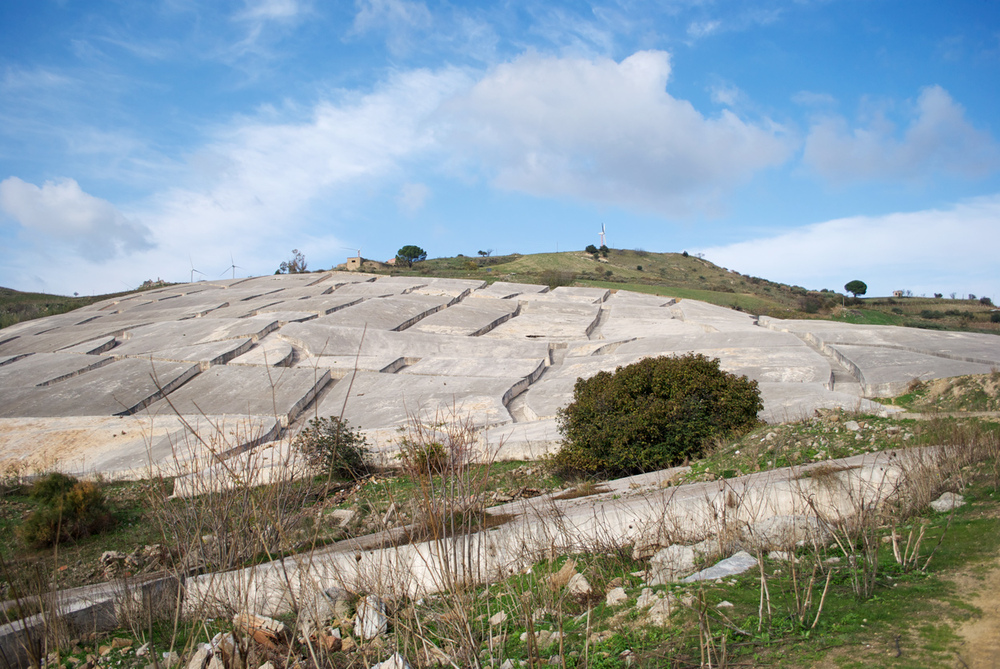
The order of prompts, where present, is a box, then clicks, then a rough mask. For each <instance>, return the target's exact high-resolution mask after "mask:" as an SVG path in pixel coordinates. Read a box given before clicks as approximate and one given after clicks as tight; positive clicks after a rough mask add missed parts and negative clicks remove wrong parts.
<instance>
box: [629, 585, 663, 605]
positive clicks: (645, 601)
mask: <svg viewBox="0 0 1000 669" xmlns="http://www.w3.org/2000/svg"><path fill="white" fill-rule="evenodd" d="M659 598H660V593H658V592H653V591H652V590H651V589H650V588H643V589H642V592H640V593H639V596H638V597H637V598H636V600H635V608H637V609H643V608H646V607H647V606H649V605H650V604H652V603H654V602H655V601H657V600H658V599H659Z"/></svg>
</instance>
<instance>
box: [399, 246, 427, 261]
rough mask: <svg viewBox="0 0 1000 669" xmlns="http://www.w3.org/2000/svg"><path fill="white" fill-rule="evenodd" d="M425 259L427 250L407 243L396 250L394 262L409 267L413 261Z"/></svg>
mask: <svg viewBox="0 0 1000 669" xmlns="http://www.w3.org/2000/svg"><path fill="white" fill-rule="evenodd" d="M421 260H427V251H424V250H423V249H422V248H420V247H419V246H413V245H412V244H411V245H407V246H404V247H403V248H401V249H399V250H398V251H396V264H397V265H403V266H405V267H410V266H412V265H413V263H415V262H420V261H421Z"/></svg>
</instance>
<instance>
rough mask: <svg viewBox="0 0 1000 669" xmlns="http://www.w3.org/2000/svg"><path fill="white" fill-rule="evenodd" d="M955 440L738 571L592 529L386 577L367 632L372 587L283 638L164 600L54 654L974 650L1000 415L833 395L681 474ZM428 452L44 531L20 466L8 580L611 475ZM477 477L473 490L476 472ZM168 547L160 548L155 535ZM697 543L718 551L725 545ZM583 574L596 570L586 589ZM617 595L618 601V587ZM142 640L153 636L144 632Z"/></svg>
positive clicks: (440, 657)
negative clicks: (663, 578) (410, 585)
mask: <svg viewBox="0 0 1000 669" xmlns="http://www.w3.org/2000/svg"><path fill="white" fill-rule="evenodd" d="M992 376H993V375H985V376H983V377H970V378H960V379H956V380H953V381H951V382H949V388H950V390H947V391H942V392H940V393H938V395H937V396H947V397H949V398H951V399H950V400H949V401H950V402H952V405H949V406H947V407H945V408H949V409H950V408H952V406H961V405H962V404H963V401H964V400H963V399H962V398H974V397H976V396H977V394H978V391H979V390H981V389H982V388H992V386H991V385H990V384H991V382H992V381H993V380H994V379H992ZM920 390H921V389H915V390H914V392H913V393H909V394H908V395H912V396H917V399H914V398H912V397H911V398H908V397H907V396H903V397H901V398H896V399H895V400H894V401H895V402H896V403H898V404H904V405H905V404H907V403H909V404H910V405H911V406H920V405H919V401H927V402H932V403H933V402H935V401H937V400H934V399H927V396H926V395H923V396H920V395H919V392H920ZM937 396H936V397H937ZM920 397H922V398H923V399H922V400H921V399H920ZM977 406H978V405H977ZM924 413H928V411H927V410H926V409H925V410H924ZM940 444H949V445H951V446H953V447H956V448H957V449H958V450H957V451H955V452H956V453H958V454H959V456H957V457H952V458H950V459H948V460H946V461H940V462H937V463H935V466H934V467H933V468H931V469H928V470H927V471H926V472H923V473H922V475H921V478H920V481H919V486H917V487H916V488H914V489H912V490H910V491H909V493H908V494H907V495H905V496H903V495H901V496H900V497H899V498H898V499H896V500H887V503H886V506H885V513H878V514H874V515H868V516H865V517H864V518H863V519H862V522H859V523H858V524H857V525H850V526H848V525H844V526H831V527H830V528H828V529H829V530H830V535H828V538H827V539H826V540H825V541H823V542H820V543H812V544H809V543H807V544H805V545H798V546H788V547H786V550H785V551H784V552H783V553H769V552H762V553H760V554H758V555H757V556H755V557H757V558H758V559H759V562H758V565H757V566H756V567H754V568H752V569H750V570H749V571H748V572H746V573H744V574H742V575H740V576H736V577H730V578H726V579H723V580H721V581H706V582H701V583H696V584H680V583H669V584H665V585H648V584H647V580H648V578H649V576H650V574H651V570H652V569H653V568H654V567H653V563H652V562H651V560H650V553H649V552H646V551H644V550H638V549H639V547H635V546H630V545H614V544H595V545H592V546H581V547H580V548H579V550H578V551H576V552H574V553H573V554H570V555H565V554H561V555H553V556H549V557H548V558H545V559H541V560H538V561H535V562H534V563H533V564H531V565H530V566H528V567H527V568H525V569H523V570H521V571H519V572H518V573H515V574H512V575H509V576H508V577H506V578H504V579H502V580H499V581H497V582H495V583H493V584H491V585H488V586H477V585H473V584H468V583H463V582H461V581H456V582H454V583H452V584H450V586H449V588H448V589H447V590H446V592H445V593H442V594H437V595H431V596H425V597H407V596H405V595H402V594H400V593H390V592H385V591H379V590H378V589H373V591H374V592H380V594H381V597H382V599H383V601H384V603H385V604H386V607H387V611H386V613H387V616H388V628H387V631H386V633H385V634H382V635H380V636H378V637H376V638H374V639H370V640H365V639H362V638H361V637H360V635H359V630H358V629H357V628H356V623H355V618H354V609H355V607H357V606H359V604H360V601H361V599H359V597H360V596H363V595H364V594H367V593H354V594H353V595H352V596H351V597H350V598H349V602H348V607H347V608H346V609H345V610H343V611H342V612H341V613H339V614H337V615H336V616H335V617H334V619H333V620H331V621H330V622H329V626H328V627H327V628H325V630H326V631H325V632H322V633H319V634H318V635H316V634H314V635H313V636H312V637H308V636H306V635H303V629H302V627H301V624H302V623H301V620H300V619H299V618H298V617H297V616H296V615H294V614H291V615H289V616H286V617H284V618H283V619H282V621H281V622H283V623H284V624H285V625H286V626H287V627H288V629H289V632H288V633H287V634H286V635H283V636H280V638H277V639H275V640H272V641H270V642H268V643H264V642H262V641H261V640H260V639H257V640H255V637H253V635H252V634H249V633H247V632H246V630H244V633H243V634H241V633H240V628H239V627H238V626H234V624H233V622H232V620H231V619H230V616H229V615H223V616H218V615H213V616H210V617H197V618H194V619H175V618H174V616H173V615H172V613H169V612H168V613H167V614H166V615H162V616H161V617H158V618H157V617H154V616H152V615H151V616H150V617H149V618H148V619H142V620H135V619H132V620H131V621H130V623H129V624H126V625H125V626H124V627H122V628H121V629H120V630H118V631H116V632H114V633H111V634H106V635H87V634H78V635H76V636H72V637H66V638H63V639H62V640H61V643H60V644H59V646H58V650H57V649H56V646H55V645H53V646H51V647H50V652H51V653H52V655H50V666H51V665H54V664H59V665H60V666H64V667H67V669H69V668H71V667H75V666H77V665H81V666H82V664H83V663H88V662H89V664H90V666H91V667H98V666H100V667H112V666H114V667H118V666H121V667H144V668H145V667H147V666H149V665H151V663H152V660H151V653H156V654H157V658H158V662H161V663H165V664H169V663H170V662H171V660H172V658H173V656H171V655H169V653H176V656H177V658H178V659H177V661H178V662H184V663H186V662H187V661H188V658H189V657H190V656H191V655H192V653H193V652H194V651H195V650H196V648H197V647H196V645H195V644H198V643H208V642H210V641H211V640H212V639H213V638H216V637H217V635H227V634H230V633H233V632H235V633H236V636H235V637H234V639H235V642H236V643H237V644H238V645H239V647H240V649H241V650H240V652H241V655H240V657H241V660H240V662H241V663H242V664H236V665H233V666H236V667H238V666H248V667H252V668H254V669H255V668H256V667H259V666H260V665H262V664H263V663H264V662H265V661H270V662H271V663H272V664H273V665H274V666H275V668H276V669H286V668H289V667H296V666H297V667H302V668H305V667H312V666H316V667H320V666H322V667H351V666H358V667H370V666H373V665H374V664H375V663H377V662H381V661H383V660H385V659H386V658H387V657H389V656H390V655H392V654H393V653H394V652H398V653H400V654H402V655H403V656H405V657H406V658H407V659H408V661H409V662H410V663H411V665H412V666H414V667H416V666H438V665H439V663H440V664H443V665H445V666H458V667H467V666H490V665H492V666H501V665H503V663H504V662H507V661H510V663H511V664H509V665H507V666H510V667H520V666H532V667H541V666H565V667H598V668H602V669H603V668H624V667H664V666H675V667H688V666H708V665H709V664H710V665H711V666H719V667H724V666H762V665H774V666H791V667H804V666H845V667H862V666H865V667H868V666H874V667H933V666H942V667H946V666H955V665H959V666H961V664H963V663H966V664H968V666H976V661H977V656H976V652H978V651H977V649H979V650H982V649H983V648H988V644H987V645H983V644H984V642H983V640H982V639H981V638H978V637H976V634H977V630H980V629H995V628H996V627H995V626H996V625H1000V620H996V619H994V618H993V617H991V616H994V615H995V612H993V608H991V607H989V606H988V602H989V601H990V598H991V597H995V595H996V592H997V588H1000V564H998V562H997V557H998V555H1000V424H998V423H997V422H996V421H995V419H989V418H961V417H959V418H956V417H952V416H949V415H945V414H942V415H940V416H939V417H937V418H933V419H931V420H919V421H917V420H912V419H905V418H904V419H902V420H893V419H889V418H880V417H876V416H866V415H857V414H851V413H844V412H840V411H831V412H827V413H825V414H824V415H820V416H817V417H815V418H813V419H810V420H806V421H801V422H797V423H790V424H786V425H779V426H767V427H762V428H760V429H758V430H755V431H753V432H751V433H750V434H747V435H745V436H743V437H742V438H741V439H739V440H737V441H732V442H719V443H717V444H715V445H714V446H713V448H711V449H710V450H709V452H708V453H707V454H706V455H705V456H704V457H703V458H701V459H698V460H696V461H693V462H692V463H690V464H691V468H690V470H688V471H687V472H685V473H682V474H679V475H678V476H677V478H676V479H675V480H674V481H672V482H671V483H674V484H681V483H685V482H694V481H712V480H718V479H727V478H731V477H734V476H738V475H740V474H747V473H752V472H756V471H762V470H767V469H772V468H775V467H780V466H785V465H797V464H805V463H815V462H822V461H826V460H829V459H832V458H839V457H847V456H851V455H857V454H861V453H868V452H873V451H884V450H890V449H904V448H911V447H919V446H932V445H940ZM414 462H415V460H413V459H412V458H411V459H409V460H406V459H404V461H403V462H402V463H401V464H402V465H403V466H402V467H401V468H400V469H398V470H385V471H381V472H377V473H375V474H374V475H372V476H369V477H367V478H365V479H363V480H360V481H357V482H349V481H345V482H327V481H322V480H315V481H300V482H297V483H295V484H293V485H285V486H282V485H281V484H275V485H273V486H264V487H260V488H254V489H253V490H234V491H231V492H229V493H222V494H218V493H216V494H209V495H201V496H198V497H196V498H193V499H187V500H185V499H169V498H168V495H169V493H170V492H171V481H169V480H158V481H145V482H136V483H107V484H104V486H103V487H104V490H105V493H106V496H107V498H108V500H109V506H110V508H111V510H112V512H113V514H114V515H115V518H116V525H115V527H114V528H113V529H112V530H111V531H110V532H108V533H104V534H100V535H97V536H91V537H87V538H85V539H82V540H80V541H78V542H76V543H72V544H64V545H60V546H57V547H50V548H44V549H43V548H35V547H32V546H28V545H25V544H24V543H23V542H22V541H21V540H20V539H19V538H18V535H17V528H18V526H19V525H20V524H21V523H23V521H24V519H25V518H26V517H27V515H28V514H30V512H31V511H32V509H33V506H34V505H36V504H37V501H36V500H34V499H33V498H32V497H30V496H29V495H28V494H27V493H28V488H27V487H26V485H25V483H24V482H23V481H17V480H12V479H8V480H7V481H6V484H5V487H4V488H3V493H4V494H3V496H2V497H0V556H2V558H3V574H2V575H0V580H3V582H4V588H5V591H6V594H7V597H6V598H8V599H9V598H10V597H11V596H13V595H17V594H24V593H25V587H26V584H33V586H34V587H36V588H37V589H38V590H37V591H42V592H44V591H45V590H46V589H47V588H49V587H67V586H71V585H79V584H83V583H88V582H99V581H102V580H105V579H106V578H108V577H109V576H113V575H114V576H118V577H121V576H123V575H127V574H138V573H142V572H146V573H151V572H157V571H160V572H165V573H179V574H182V573H197V572H199V571H204V570H206V569H218V568H223V567H235V566H242V565H244V564H252V563H255V562H261V561H263V560H268V559H274V558H276V557H280V556H281V555H286V554H289V553H295V552H300V551H304V550H307V549H309V548H311V547H314V546H318V545H323V544H328V543H331V542H334V541H336V540H338V539H342V538H344V537H348V536H361V535H364V534H367V533H369V532H372V531H376V530H381V529H384V528H385V527H387V526H394V527H402V526H410V527H413V526H418V525H420V524H421V523H424V524H425V525H424V526H425V527H431V526H434V523H430V524H428V523H427V520H428V510H429V507H428V503H429V501H430V502H433V500H434V499H439V497H438V495H440V496H441V497H444V498H447V495H448V493H447V490H449V486H455V485H458V486H459V489H458V492H457V493H452V497H451V498H449V499H450V503H451V504H452V506H446V507H445V512H446V514H445V515H448V514H455V513H458V514H460V515H462V519H461V520H462V521H463V522H465V521H468V520H469V519H475V523H480V524H479V525H475V523H473V525H475V526H482V525H481V523H482V522H483V520H485V519H486V518H487V517H488V516H484V515H482V512H481V511H479V510H472V511H470V510H469V509H470V508H471V507H469V506H468V505H467V500H468V497H467V496H466V493H468V492H472V493H474V494H475V495H476V496H478V499H479V500H480V501H481V503H482V505H483V506H484V507H486V513H487V514H488V513H489V510H488V508H489V506H491V505H493V504H498V503H503V502H506V501H510V500H512V499H519V498H525V497H533V496H536V495H538V494H541V493H543V492H547V491H558V490H562V491H564V494H563V496H564V497H570V496H571V497H586V496H588V495H594V494H599V493H600V492H601V490H602V487H601V485H600V483H599V482H594V481H583V480H567V479H565V478H560V477H558V476H555V475H553V474H552V473H551V472H549V471H548V469H547V468H546V467H545V466H544V464H537V463H518V462H510V463H494V464H493V465H489V466H487V465H475V466H470V467H468V468H466V469H463V470H462V471H461V472H460V478H461V480H460V481H458V482H457V483H456V482H455V481H454V480H452V479H451V477H452V476H454V474H441V473H435V474H434V475H433V476H428V475H427V474H426V473H424V474H421V473H420V472H421V471H424V470H421V469H420V468H419V467H416V468H415V465H414ZM420 466H424V465H420ZM817 475H821V474H817ZM468 484H472V487H471V488H468V487H462V486H466V485H468ZM452 489H454V488H452ZM429 491H430V492H431V493H432V494H431V495H430V497H429V496H428V492H429ZM944 491H952V492H957V493H960V494H962V495H963V496H964V497H965V500H966V504H965V505H964V506H961V507H959V508H958V509H957V510H955V511H954V512H953V513H937V512H934V511H932V510H931V509H929V508H928V507H927V501H929V500H930V499H932V498H933V497H936V496H937V495H938V494H939V493H941V492H944ZM282 504H283V505H284V508H285V512H284V514H283V515H284V516H285V517H286V518H285V520H282V521H281V522H283V523H284V524H283V525H281V526H280V532H278V533H276V534H275V535H274V542H273V543H271V544H268V545H259V544H253V545H245V544H244V541H245V539H246V535H247V534H248V532H247V528H262V527H274V526H277V525H278V524H279V520H280V519H279V518H278V516H276V515H271V514H272V513H273V510H274V508H278V507H279V506H281V505H282ZM265 507H266V508H265ZM435 508H436V509H437V511H434V509H430V511H431V517H432V518H433V514H434V513H437V514H438V516H437V517H438V519H439V520H440V519H441V517H442V513H441V507H435ZM345 512H346V513H345ZM453 517H454V516H453V515H448V518H449V519H451V518H453ZM345 518H346V520H345ZM223 521H224V522H223ZM286 521H287V522H286ZM470 527H472V525H470ZM251 534H252V533H251ZM421 536H422V537H426V536H427V535H421ZM431 536H433V534H432V535H431ZM893 536H895V541H893V538H892V537H893ZM150 545H159V546H160V547H161V549H160V550H157V551H150V550H147V548H148V546H150ZM196 546H197V547H198V548H195V547H196ZM211 546H225V547H227V548H229V549H230V552H232V553H235V552H236V550H235V549H236V548H242V549H245V550H244V551H243V552H242V553H240V554H239V555H238V556H237V557H236V562H232V563H229V564H227V565H222V564H212V560H217V559H221V557H220V556H221V554H220V553H213V552H212V551H211V550H210V548H211ZM109 550H111V551H118V552H120V553H121V554H122V555H130V556H136V557H135V560H133V561H132V562H128V561H125V562H121V561H119V562H118V563H117V567H115V569H119V570H121V571H117V572H116V571H114V569H112V566H113V565H111V564H110V563H108V562H107V561H105V560H102V555H103V554H104V552H105V551H109ZM151 553H155V554H156V555H157V558H158V559H157V560H147V561H146V562H145V563H143V562H142V560H141V558H142V557H143V556H144V555H146V556H148V555H149V554H151ZM192 557H197V558H198V559H197V560H193V559H192ZM701 559H702V560H703V564H704V565H708V564H710V563H711V562H712V561H714V558H712V557H709V556H706V557H704V558H701ZM577 574H579V575H580V576H581V577H582V578H583V579H585V580H586V582H587V588H586V589H580V588H578V587H576V586H573V587H571V586H570V582H571V579H573V578H575V577H576V575H577ZM578 581H579V579H577V586H579V582H578ZM617 588H620V589H621V590H620V591H618V590H616V589H617ZM612 593H614V594H617V596H618V601H612V600H609V599H608V596H609V595H610V594H612ZM980 593H982V594H981V595H980ZM994 608H995V607H994ZM27 610H28V612H30V611H31V609H30V607H28V609H27ZM6 612H7V615H8V617H11V618H16V617H17V616H18V614H19V610H18V608H17V607H16V606H9V605H8V606H7V608H6ZM990 625H993V627H990ZM334 629H336V630H337V632H338V633H339V634H340V635H341V637H343V638H342V639H341V640H338V641H337V642H333V641H332V640H331V639H332V632H333V630H334ZM116 638H117V639H120V641H117V642H115V641H113V640H114V639H116ZM216 641H218V638H216ZM145 644H151V645H150V646H148V647H146V648H145V649H143V646H144V645H145ZM163 653H167V654H168V655H167V656H166V657H164V656H163ZM226 669H232V667H231V666H230V665H226Z"/></svg>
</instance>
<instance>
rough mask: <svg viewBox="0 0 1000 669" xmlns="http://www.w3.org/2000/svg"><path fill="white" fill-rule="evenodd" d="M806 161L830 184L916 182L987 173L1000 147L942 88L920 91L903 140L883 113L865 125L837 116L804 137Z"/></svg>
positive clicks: (998, 157) (995, 165) (998, 161)
mask: <svg viewBox="0 0 1000 669" xmlns="http://www.w3.org/2000/svg"><path fill="white" fill-rule="evenodd" d="M803 160H804V162H805V163H806V165H808V166H810V167H812V168H813V169H815V170H816V171H817V172H818V173H819V174H820V175H822V176H823V177H826V178H827V179H830V180H832V181H839V182H843V181H855V180H860V179H898V178H902V179H917V178H921V177H927V176H929V175H932V174H937V173H950V174H958V175H962V176H967V177H978V176H983V175H986V174H988V173H990V172H992V171H994V170H996V169H997V168H998V166H1000V148H998V147H997V144H996V142H995V141H994V140H993V138H992V137H991V136H990V134H989V133H988V132H984V131H981V130H977V129H976V128H974V127H973V126H972V124H971V123H969V122H968V120H966V118H965V111H964V109H963V108H962V106H961V105H959V104H957V103H956V102H955V101H954V100H952V98H951V96H950V95H948V93H947V91H945V90H944V89H943V88H941V87H940V86H929V87H927V88H924V89H923V90H922V91H921V92H920V96H919V98H918V99H917V102H916V105H915V106H914V109H913V115H912V118H911V120H910V123H909V125H908V126H907V128H906V130H905V131H904V132H903V133H902V136H897V133H896V132H895V127H894V126H893V124H892V123H890V122H889V121H888V120H887V119H885V118H884V117H883V116H882V115H881V114H876V115H875V118H874V119H873V120H872V121H871V122H870V123H869V124H868V125H867V126H866V127H856V128H853V129H852V128H850V127H848V124H847V121H846V120H845V119H844V118H842V117H839V116H832V117H827V118H824V119H821V120H820V121H818V122H817V123H816V124H815V125H813V127H812V129H811V130H810V133H809V136H808V138H807V139H806V144H805V154H804V156H803Z"/></svg>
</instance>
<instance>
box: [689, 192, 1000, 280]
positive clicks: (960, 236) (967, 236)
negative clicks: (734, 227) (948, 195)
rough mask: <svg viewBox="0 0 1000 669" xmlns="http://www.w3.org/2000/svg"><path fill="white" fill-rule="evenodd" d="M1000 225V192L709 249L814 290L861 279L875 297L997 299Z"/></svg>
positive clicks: (734, 265)
mask: <svg viewBox="0 0 1000 669" xmlns="http://www.w3.org/2000/svg"><path fill="white" fill-rule="evenodd" d="M997 220H1000V194H998V195H993V196H990V197H983V198H978V199H974V200H970V201H967V202H962V203H959V204H956V205H954V206H952V207H951V208H949V209H941V210H937V209H931V210H925V211H916V212H907V213H895V214H888V215H885V216H853V217H850V218H841V219H836V220H832V221H827V222H825V223H816V224H813V225H807V226H804V227H801V228H797V229H795V230H792V231H790V232H785V233H782V234H779V235H776V236H774V237H769V238H763V239H752V240H748V241H745V242H739V243H736V244H730V245H728V246H719V247H713V248H706V249H702V251H703V252H704V253H705V257H706V259H707V260H710V261H712V262H713V263H715V264H717V265H721V266H723V267H729V268H731V269H735V270H738V271H740V272H742V273H744V274H750V275H754V276H761V277H764V278H767V279H771V280H775V281H782V282H786V283H791V284H795V285H800V286H805V287H806V288H810V289H820V288H829V289H831V290H840V291H842V290H843V286H844V284H845V283H847V282H848V281H851V280H852V279H861V280H862V281H864V282H866V283H867V284H868V286H869V290H868V294H869V295H889V294H891V292H892V291H893V290H897V289H902V290H912V291H913V292H914V293H916V294H918V295H919V294H924V293H926V294H928V295H930V294H933V293H935V292H938V293H945V294H947V293H950V292H952V291H955V292H959V293H968V292H972V293H975V294H977V295H993V294H996V293H997V289H998V287H1000V286H998V285H997V273H996V249H997V247H998V246H1000V226H998V225H997Z"/></svg>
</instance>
